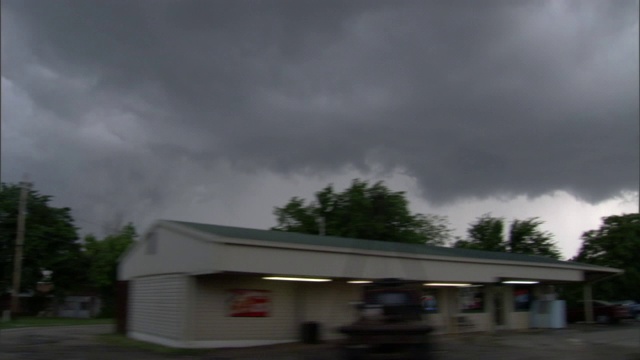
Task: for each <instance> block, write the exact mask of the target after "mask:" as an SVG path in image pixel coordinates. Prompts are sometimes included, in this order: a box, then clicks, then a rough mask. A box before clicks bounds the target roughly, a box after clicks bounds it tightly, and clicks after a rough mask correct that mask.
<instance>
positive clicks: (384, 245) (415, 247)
mask: <svg viewBox="0 0 640 360" xmlns="http://www.w3.org/2000/svg"><path fill="white" fill-rule="evenodd" d="M164 221H166V222H169V223H175V224H178V225H182V226H186V227H188V228H191V229H193V230H196V231H200V232H204V233H209V234H214V235H218V236H223V237H228V238H235V239H251V240H259V241H267V242H278V243H287V244H296V245H313V246H330V247H336V248H346V249H354V250H372V251H384V252H395V253H407V254H420V255H432V256H446V257H458V258H468V259H482V260H502V261H516V262H524V263H536V264H549V265H552V264H555V265H570V266H580V265H582V266H588V267H593V268H601V269H603V270H604V269H611V268H608V267H604V266H598V265H592V264H583V263H577V262H572V261H562V260H556V259H552V258H549V257H545V256H538V255H526V254H514V253H506V252H497V251H484V250H472V249H460V248H451V247H444V246H433V245H421V244H406V243H397V242H392V241H380V240H364V239H354V238H344V237H337V236H321V235H310V234H301V233H293V232H285V231H277V230H259V229H249V228H241V227H234V226H222V225H211V224H201V223H193V222H187V221H175V220H164Z"/></svg>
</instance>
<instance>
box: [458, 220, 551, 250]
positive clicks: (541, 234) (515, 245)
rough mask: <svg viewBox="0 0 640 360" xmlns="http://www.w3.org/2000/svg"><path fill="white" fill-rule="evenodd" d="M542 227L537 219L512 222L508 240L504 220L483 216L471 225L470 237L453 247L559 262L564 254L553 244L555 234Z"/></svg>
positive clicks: (460, 240)
mask: <svg viewBox="0 0 640 360" xmlns="http://www.w3.org/2000/svg"><path fill="white" fill-rule="evenodd" d="M542 224H543V222H542V221H540V220H538V218H529V219H526V220H517V219H516V220H513V221H512V222H511V225H510V227H509V236H508V238H505V234H504V227H505V226H504V219H503V218H500V217H493V216H491V215H490V214H484V215H482V216H481V217H479V218H478V219H477V220H476V221H475V222H474V223H472V224H471V225H470V227H469V229H468V231H467V233H468V238H467V239H459V240H458V241H456V242H455V244H454V247H459V248H466V249H476V250H487V251H501V252H511V253H518V254H528V255H540V256H548V257H551V258H554V259H560V257H561V254H560V251H559V250H558V247H557V245H556V243H555V242H554V241H553V235H551V234H550V233H548V232H545V231H542V230H540V225H542Z"/></svg>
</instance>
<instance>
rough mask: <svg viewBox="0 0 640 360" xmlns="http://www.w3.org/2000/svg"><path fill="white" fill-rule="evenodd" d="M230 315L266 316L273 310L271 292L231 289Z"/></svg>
mask: <svg viewBox="0 0 640 360" xmlns="http://www.w3.org/2000/svg"><path fill="white" fill-rule="evenodd" d="M229 293H230V294H229V301H228V304H229V305H228V306H229V316H233V317H266V316H269V312H270V310H271V292H270V291H268V290H246V289H234V290H229Z"/></svg>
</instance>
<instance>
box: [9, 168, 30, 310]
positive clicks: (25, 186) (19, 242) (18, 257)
mask: <svg viewBox="0 0 640 360" xmlns="http://www.w3.org/2000/svg"><path fill="white" fill-rule="evenodd" d="M20 185H21V186H22V188H21V189H20V203H19V204H18V229H17V233H16V253H15V257H14V259H13V292H12V296H11V314H12V316H16V315H17V314H18V311H20V282H21V280H22V256H23V255H22V254H23V248H24V225H25V218H26V215H27V214H26V213H27V197H28V195H29V189H30V188H31V184H30V183H29V182H28V178H27V177H26V176H25V179H24V180H23V181H22V182H20Z"/></svg>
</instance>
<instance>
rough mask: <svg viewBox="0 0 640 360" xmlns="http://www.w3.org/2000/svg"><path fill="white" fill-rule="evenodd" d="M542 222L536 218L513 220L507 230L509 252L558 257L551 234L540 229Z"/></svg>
mask: <svg viewBox="0 0 640 360" xmlns="http://www.w3.org/2000/svg"><path fill="white" fill-rule="evenodd" d="M542 224H543V222H542V221H540V220H538V218H530V219H526V220H514V221H513V222H512V223H511V228H510V230H509V242H508V249H509V252H512V253H519V254H529V255H540V256H548V257H551V258H554V259H560V258H561V257H562V255H561V253H560V250H559V249H558V247H557V245H556V243H555V242H554V241H553V235H552V234H551V233H549V232H546V231H542V230H540V228H539V227H540V225H542Z"/></svg>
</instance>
